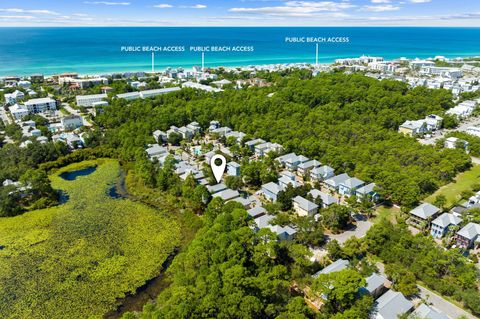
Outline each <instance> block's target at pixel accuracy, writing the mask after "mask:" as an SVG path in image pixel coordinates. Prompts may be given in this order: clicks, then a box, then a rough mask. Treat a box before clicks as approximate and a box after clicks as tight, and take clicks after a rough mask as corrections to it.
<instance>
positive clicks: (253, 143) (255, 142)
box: [245, 138, 265, 146]
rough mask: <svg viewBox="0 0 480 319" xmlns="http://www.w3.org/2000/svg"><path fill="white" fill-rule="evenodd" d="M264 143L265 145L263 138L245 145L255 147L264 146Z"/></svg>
mask: <svg viewBox="0 0 480 319" xmlns="http://www.w3.org/2000/svg"><path fill="white" fill-rule="evenodd" d="M262 143H265V141H264V140H262V139H261V138H257V139H254V140H251V141H248V142H246V143H245V145H247V146H254V145H257V144H262Z"/></svg>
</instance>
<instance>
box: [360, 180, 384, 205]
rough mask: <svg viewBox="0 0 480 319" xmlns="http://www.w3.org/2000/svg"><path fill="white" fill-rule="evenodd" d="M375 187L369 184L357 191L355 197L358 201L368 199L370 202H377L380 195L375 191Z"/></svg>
mask: <svg viewBox="0 0 480 319" xmlns="http://www.w3.org/2000/svg"><path fill="white" fill-rule="evenodd" d="M376 187H377V185H376V184H375V183H370V184H367V185H365V186H362V187H360V188H358V189H357V191H356V192H355V195H356V196H357V197H358V199H359V200H361V199H363V198H368V199H369V200H371V201H372V202H377V201H378V200H379V199H380V195H379V194H378V193H377V192H376V191H375V189H376Z"/></svg>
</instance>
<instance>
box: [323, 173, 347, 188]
mask: <svg viewBox="0 0 480 319" xmlns="http://www.w3.org/2000/svg"><path fill="white" fill-rule="evenodd" d="M349 178H350V176H348V174H347V173H343V174H340V175H337V176H334V177H332V178H330V179H327V180H326V181H325V183H326V184H328V185H331V186H334V187H338V185H340V184H342V183H344V182H345V181H346V180H347V179H349Z"/></svg>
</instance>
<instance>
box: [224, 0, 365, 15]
mask: <svg viewBox="0 0 480 319" xmlns="http://www.w3.org/2000/svg"><path fill="white" fill-rule="evenodd" d="M354 7H356V6H355V5H353V4H351V3H349V2H347V1H344V2H340V3H339V2H333V1H287V2H285V4H284V5H283V6H275V7H257V8H231V9H230V10H229V11H230V12H235V13H252V14H254V13H255V14H266V15H271V16H291V17H292V16H293V17H302V16H303V17H309V16H315V15H316V14H318V13H321V12H339V11H343V10H345V9H350V8H354Z"/></svg>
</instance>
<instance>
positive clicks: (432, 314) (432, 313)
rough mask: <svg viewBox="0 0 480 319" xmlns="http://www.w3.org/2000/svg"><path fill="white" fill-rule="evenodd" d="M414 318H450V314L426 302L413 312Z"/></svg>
mask: <svg viewBox="0 0 480 319" xmlns="http://www.w3.org/2000/svg"><path fill="white" fill-rule="evenodd" d="M413 315H414V316H413V318H421V319H449V318H448V316H447V315H446V314H444V313H442V312H440V311H438V310H436V309H433V308H431V307H429V306H427V305H426V304H421V305H420V307H418V308H417V309H416V310H415V311H414V312H413Z"/></svg>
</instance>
